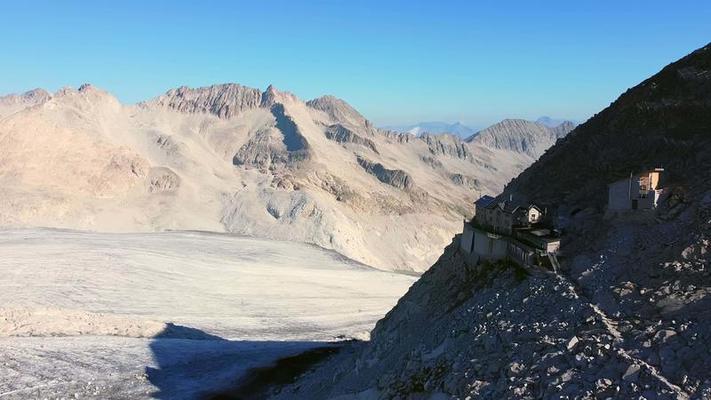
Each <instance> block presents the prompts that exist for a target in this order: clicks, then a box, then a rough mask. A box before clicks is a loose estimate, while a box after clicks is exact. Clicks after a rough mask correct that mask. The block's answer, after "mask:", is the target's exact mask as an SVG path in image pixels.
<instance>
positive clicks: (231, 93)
mask: <svg viewBox="0 0 711 400" xmlns="http://www.w3.org/2000/svg"><path fill="white" fill-rule="evenodd" d="M149 104H154V105H157V106H161V107H167V108H171V109H173V110H176V111H180V112H186V113H209V114H214V115H216V116H218V117H220V118H232V117H235V116H237V115H239V114H240V113H241V112H243V111H244V110H248V109H253V108H257V107H260V106H261V104H262V92H261V91H259V89H253V88H248V87H245V86H241V85H238V84H235V83H228V84H223V85H212V86H209V87H203V88H196V89H193V88H189V87H187V86H182V87H179V88H177V89H171V90H169V91H168V92H167V93H166V94H164V95H163V96H160V97H158V98H157V99H155V100H152V101H151V102H149Z"/></svg>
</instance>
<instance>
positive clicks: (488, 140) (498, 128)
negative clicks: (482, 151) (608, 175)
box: [466, 119, 574, 156]
mask: <svg viewBox="0 0 711 400" xmlns="http://www.w3.org/2000/svg"><path fill="white" fill-rule="evenodd" d="M573 126H574V125H573V124H572V123H571V122H568V123H562V124H560V125H558V126H556V127H553V128H551V127H548V126H546V125H543V124H541V123H538V122H533V121H527V120H524V119H505V120H503V121H501V122H498V123H496V124H494V125H492V126H490V127H488V128H486V129H484V130H481V131H479V132H477V133H475V134H474V135H472V136H470V137H469V138H467V139H466V141H467V142H469V143H475V144H482V145H485V146H489V147H493V148H498V149H504V150H513V151H516V152H519V153H526V154H529V155H532V156H537V155H540V154H541V153H542V151H543V150H545V149H546V148H548V147H549V146H550V145H552V144H553V143H555V141H556V140H557V139H558V138H560V137H563V136H565V135H566V134H568V132H570V130H572V128H573Z"/></svg>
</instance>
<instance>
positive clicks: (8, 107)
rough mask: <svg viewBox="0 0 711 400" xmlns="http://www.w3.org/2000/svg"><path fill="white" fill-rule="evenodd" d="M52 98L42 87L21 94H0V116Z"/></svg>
mask: <svg viewBox="0 0 711 400" xmlns="http://www.w3.org/2000/svg"><path fill="white" fill-rule="evenodd" d="M51 98H52V95H50V94H49V92H47V91H46V90H44V89H33V90H30V91H27V92H25V93H22V94H11V95H7V96H0V118H2V117H3V116H6V115H10V114H12V113H14V112H17V111H20V110H23V109H25V108H27V107H32V106H35V105H38V104H42V103H45V102H47V101H48V100H49V99H51Z"/></svg>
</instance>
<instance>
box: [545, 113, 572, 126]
mask: <svg viewBox="0 0 711 400" xmlns="http://www.w3.org/2000/svg"><path fill="white" fill-rule="evenodd" d="M536 122H538V123H539V124H542V125H545V126H547V127H549V128H555V127H557V126H559V125H561V124H562V123H564V122H572V121H569V120H566V119H560V118H551V117H548V116H545V115H544V116H542V117H540V118H538V119H537V120H536ZM572 123H574V122H572ZM574 124H575V123H574ZM576 125H577V124H576Z"/></svg>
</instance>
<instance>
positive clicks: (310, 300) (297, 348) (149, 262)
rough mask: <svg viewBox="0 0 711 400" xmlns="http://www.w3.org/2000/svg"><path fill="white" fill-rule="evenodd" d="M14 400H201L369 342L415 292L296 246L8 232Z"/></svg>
mask: <svg viewBox="0 0 711 400" xmlns="http://www.w3.org/2000/svg"><path fill="white" fill-rule="evenodd" d="M0 255H1V257H0V272H1V275H0V399H2V400H5V399H27V398H62V397H64V398H72V397H76V398H102V399H105V398H131V399H135V398H150V397H155V398H164V399H168V398H169V399H191V398H196V397H200V396H203V395H206V394H210V393H214V392H219V391H221V390H223V389H226V388H229V387H231V386H234V385H235V384H236V383H238V382H239V380H240V379H241V378H242V377H243V376H244V374H245V372H247V371H248V370H250V369H252V368H257V367H264V366H268V365H270V364H272V363H274V362H275V361H276V360H277V359H280V358H283V357H286V356H291V355H295V354H298V353H301V352H303V351H306V350H309V349H313V348H317V347H323V346H327V345H332V344H334V342H336V341H338V340H343V339H348V338H367V337H368V332H369V331H370V329H371V328H372V327H373V325H374V323H375V322H376V321H377V320H378V319H380V318H381V317H382V316H383V315H384V314H385V313H386V312H387V311H388V310H389V309H390V308H392V306H393V305H394V303H395V302H396V300H397V299H398V298H399V297H400V296H401V295H402V294H404V292H405V291H406V290H407V288H408V287H409V286H410V285H411V284H412V283H413V282H414V279H415V278H413V277H408V276H404V275H398V274H392V273H385V272H380V271H377V270H373V269H370V268H368V267H365V266H363V265H360V264H357V263H355V262H353V261H351V260H348V259H345V258H343V257H341V256H339V255H338V254H336V253H333V252H329V251H324V250H322V249H320V248H317V247H314V246H309V245H304V244H299V243H291V242H279V241H267V240H259V239H253V238H245V237H235V236H229V235H218V234H209V233H199V232H168V233H150V234H103V233H87V232H75V231H59V230H40V229H33V230H9V231H0Z"/></svg>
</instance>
